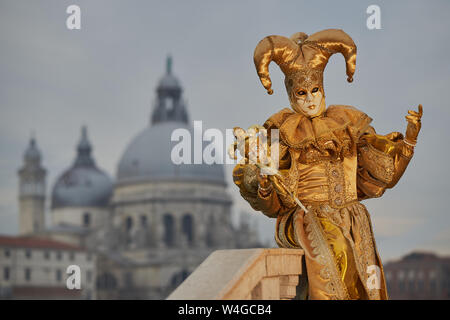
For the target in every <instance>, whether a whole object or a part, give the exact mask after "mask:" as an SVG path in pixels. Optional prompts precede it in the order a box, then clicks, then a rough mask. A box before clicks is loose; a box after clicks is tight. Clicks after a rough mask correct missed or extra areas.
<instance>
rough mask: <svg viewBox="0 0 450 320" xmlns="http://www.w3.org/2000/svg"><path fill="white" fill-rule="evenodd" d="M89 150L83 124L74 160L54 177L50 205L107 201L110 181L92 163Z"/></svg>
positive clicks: (89, 204)
mask: <svg viewBox="0 0 450 320" xmlns="http://www.w3.org/2000/svg"><path fill="white" fill-rule="evenodd" d="M91 150H92V148H91V144H90V143H89V140H88V138H87V130H86V127H83V128H82V135H81V140H80V142H79V144H78V148H77V157H76V159H75V162H74V164H73V165H72V167H71V168H70V169H68V170H66V171H65V172H64V173H63V174H62V175H61V176H60V177H59V178H58V179H57V181H56V183H55V185H54V187H53V192H52V209H56V208H64V207H106V206H107V205H108V202H109V199H110V197H111V194H112V187H113V182H112V180H111V178H110V177H109V176H108V175H107V174H106V173H105V172H103V171H102V170H100V169H99V168H98V167H97V166H96V165H95V161H94V159H93V158H92V157H91Z"/></svg>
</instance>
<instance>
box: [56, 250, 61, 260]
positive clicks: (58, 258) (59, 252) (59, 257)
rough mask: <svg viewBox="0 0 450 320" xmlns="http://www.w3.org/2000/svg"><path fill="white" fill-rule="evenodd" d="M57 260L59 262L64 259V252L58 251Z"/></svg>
mask: <svg viewBox="0 0 450 320" xmlns="http://www.w3.org/2000/svg"><path fill="white" fill-rule="evenodd" d="M56 259H57V260H61V259H62V252H61V251H56Z"/></svg>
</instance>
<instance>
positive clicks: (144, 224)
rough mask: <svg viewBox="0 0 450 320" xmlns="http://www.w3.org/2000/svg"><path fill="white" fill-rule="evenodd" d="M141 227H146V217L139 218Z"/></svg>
mask: <svg viewBox="0 0 450 320" xmlns="http://www.w3.org/2000/svg"><path fill="white" fill-rule="evenodd" d="M141 226H142V227H144V228H145V227H147V216H146V215H142V216H141Z"/></svg>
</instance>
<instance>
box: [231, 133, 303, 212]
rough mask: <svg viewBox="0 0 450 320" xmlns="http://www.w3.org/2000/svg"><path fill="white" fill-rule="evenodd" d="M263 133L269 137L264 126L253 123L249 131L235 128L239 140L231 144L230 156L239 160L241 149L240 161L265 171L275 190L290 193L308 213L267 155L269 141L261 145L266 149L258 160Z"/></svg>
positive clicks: (279, 192) (280, 192)
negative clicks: (246, 148) (237, 151)
mask: <svg viewBox="0 0 450 320" xmlns="http://www.w3.org/2000/svg"><path fill="white" fill-rule="evenodd" d="M261 133H262V134H264V137H265V138H267V131H266V129H265V128H264V127H262V126H259V125H253V126H250V127H249V128H248V130H247V131H246V130H244V129H242V128H240V127H235V128H234V129H233V134H234V136H235V137H236V139H237V141H235V142H234V143H232V144H231V145H230V146H229V148H228V156H229V157H230V158H231V159H233V160H237V156H236V150H239V153H240V154H241V156H242V159H241V160H240V163H242V164H245V163H251V164H254V165H256V166H257V167H258V168H259V169H260V173H261V174H262V173H264V174H265V175H267V177H268V179H269V181H270V182H271V183H272V185H273V186H274V187H275V191H276V192H277V193H278V194H280V195H283V196H285V195H286V194H287V195H289V197H290V198H291V199H293V200H294V201H295V203H296V204H297V205H298V206H299V207H300V208H302V210H303V211H305V213H307V212H308V209H306V207H305V206H304V205H303V203H301V201H300V200H299V199H298V198H297V197H296V196H295V194H294V192H292V190H290V188H289V187H288V186H286V184H285V183H284V181H283V175H282V174H281V172H280V171H279V170H278V169H277V168H276V167H275V165H274V164H275V162H274V161H273V159H272V158H271V157H270V156H269V157H267V156H266V155H267V148H266V147H267V143H266V144H263V145H260V147H262V148H263V149H264V150H263V151H265V152H263V153H262V154H261V152H260V153H259V160H260V161H258V157H257V156H256V155H257V151H258V139H260V137H261V136H260V134H261ZM251 137H255V138H256V139H255V138H253V139H251ZM249 140H250V141H249ZM252 140H253V141H252ZM266 141H267V140H266ZM247 142H248V146H249V156H248V157H246V154H245V147H246V145H247ZM251 142H253V144H251ZM272 147H273V146H272ZM261 156H263V157H264V158H265V159H261ZM255 160H256V161H255ZM261 160H264V161H261Z"/></svg>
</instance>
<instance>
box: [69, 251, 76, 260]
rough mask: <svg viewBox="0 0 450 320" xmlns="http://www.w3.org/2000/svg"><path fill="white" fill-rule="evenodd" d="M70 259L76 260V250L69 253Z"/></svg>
mask: <svg viewBox="0 0 450 320" xmlns="http://www.w3.org/2000/svg"><path fill="white" fill-rule="evenodd" d="M69 259H70V261H73V260H75V252H73V251H72V252H70V254H69Z"/></svg>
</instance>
